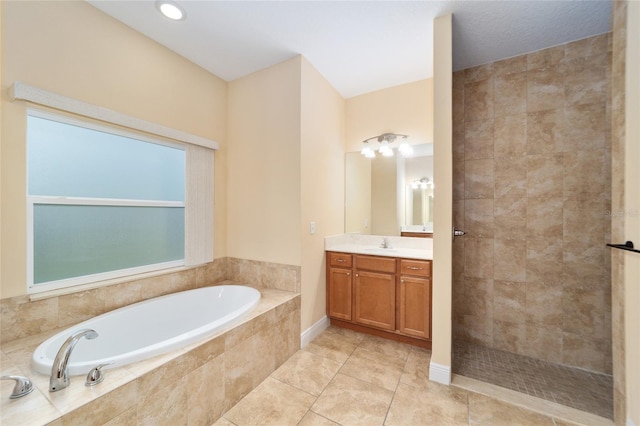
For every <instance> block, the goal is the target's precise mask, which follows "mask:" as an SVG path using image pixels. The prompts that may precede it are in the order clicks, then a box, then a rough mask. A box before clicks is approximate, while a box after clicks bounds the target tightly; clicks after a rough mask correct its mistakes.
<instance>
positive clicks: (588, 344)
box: [562, 332, 607, 371]
mask: <svg viewBox="0 0 640 426" xmlns="http://www.w3.org/2000/svg"><path fill="white" fill-rule="evenodd" d="M606 347H607V345H606V342H604V341H602V340H598V339H590V338H586V337H581V336H577V335H575V334H571V333H566V332H565V333H564V334H563V337H562V363H563V364H568V365H575V366H580V367H582V368H586V369H587V370H592V371H603V370H604V369H605V365H604V362H605V361H604V360H605V356H604V351H605V350H606Z"/></svg>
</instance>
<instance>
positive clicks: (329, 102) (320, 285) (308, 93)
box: [300, 58, 345, 330]
mask: <svg viewBox="0 0 640 426" xmlns="http://www.w3.org/2000/svg"><path fill="white" fill-rule="evenodd" d="M301 88H302V102H301V126H300V127H301V137H300V145H301V150H300V165H301V167H300V169H301V176H300V181H301V184H300V190H301V192H300V200H301V206H302V211H301V219H302V223H301V225H300V226H301V227H300V235H301V241H302V260H301V267H302V268H301V280H302V282H301V287H302V290H301V292H302V310H301V312H302V314H301V315H302V318H301V328H302V330H306V329H307V328H309V327H311V326H312V325H313V324H314V323H316V322H317V321H318V320H320V319H321V318H322V317H323V316H324V315H325V309H326V308H325V303H326V297H325V296H326V285H325V256H324V237H326V236H328V235H335V234H341V233H342V232H343V230H344V191H345V189H344V157H345V155H344V128H345V119H344V103H345V102H344V99H343V98H342V97H341V96H340V95H339V94H338V92H337V91H336V90H335V89H334V88H333V87H332V86H331V85H330V84H329V82H327V80H325V79H324V77H322V75H320V73H319V72H318V71H317V70H316V69H315V68H314V67H313V66H312V65H311V64H310V63H309V62H308V61H307V60H306V59H304V58H303V59H302V81H301ZM310 222H315V226H316V233H315V234H314V235H311V234H310V230H309V226H310Z"/></svg>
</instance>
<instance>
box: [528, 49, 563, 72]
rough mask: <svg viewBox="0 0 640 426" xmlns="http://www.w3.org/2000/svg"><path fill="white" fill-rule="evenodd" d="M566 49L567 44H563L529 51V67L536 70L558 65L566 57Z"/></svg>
mask: <svg viewBox="0 0 640 426" xmlns="http://www.w3.org/2000/svg"><path fill="white" fill-rule="evenodd" d="M564 51H565V46H564V45H563V46H555V47H550V48H548V49H543V50H538V51H537V52H532V53H528V54H526V55H525V56H526V57H527V69H528V70H535V69H538V68H546V67H548V66H550V65H557V64H559V63H560V62H561V61H562V60H563V59H564V55H565V52H564Z"/></svg>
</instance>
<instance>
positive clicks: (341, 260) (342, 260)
mask: <svg viewBox="0 0 640 426" xmlns="http://www.w3.org/2000/svg"><path fill="white" fill-rule="evenodd" d="M336 260H337V261H338V262H344V261H345V260H344V259H336Z"/></svg>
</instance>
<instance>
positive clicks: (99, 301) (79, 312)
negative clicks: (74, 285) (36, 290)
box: [58, 289, 105, 327]
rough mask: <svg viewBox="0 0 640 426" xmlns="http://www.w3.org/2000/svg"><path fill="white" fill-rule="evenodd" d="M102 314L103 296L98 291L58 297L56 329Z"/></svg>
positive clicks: (103, 307)
mask: <svg viewBox="0 0 640 426" xmlns="http://www.w3.org/2000/svg"><path fill="white" fill-rule="evenodd" d="M104 312H105V301H104V294H102V292H101V291H100V290H99V289H97V290H88V291H82V292H79V293H73V294H68V295H65V296H60V297H59V298H58V327H63V326H66V325H71V324H77V323H79V322H81V321H84V320H86V319H89V318H93V317H95V316H98V315H100V314H102V313H104Z"/></svg>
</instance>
